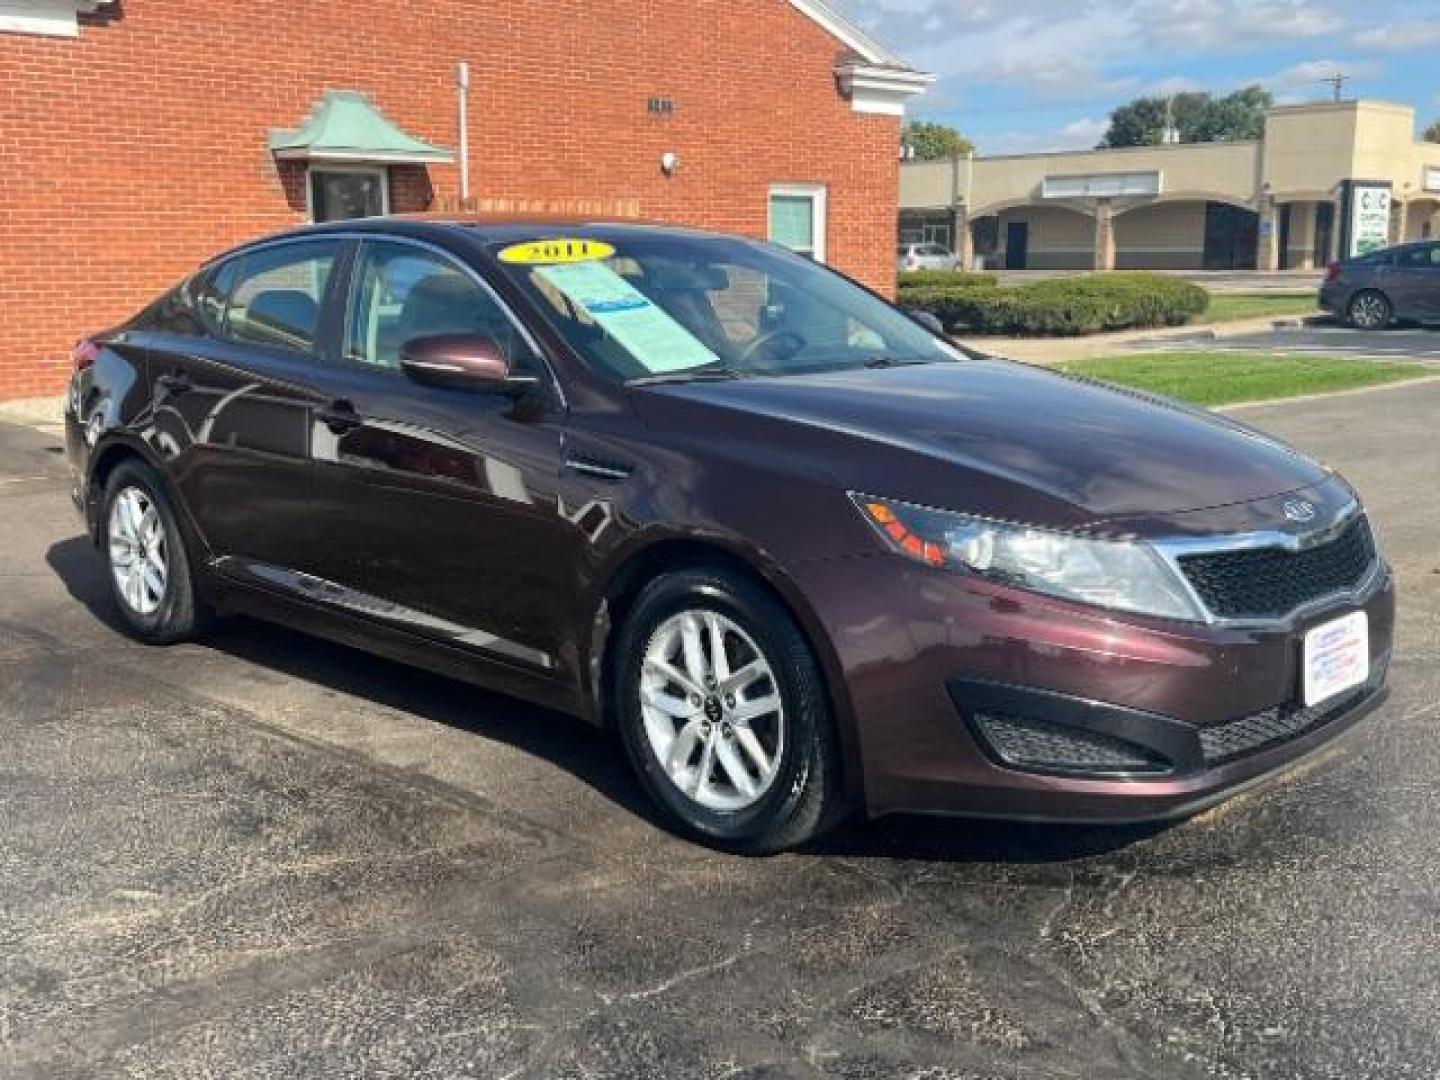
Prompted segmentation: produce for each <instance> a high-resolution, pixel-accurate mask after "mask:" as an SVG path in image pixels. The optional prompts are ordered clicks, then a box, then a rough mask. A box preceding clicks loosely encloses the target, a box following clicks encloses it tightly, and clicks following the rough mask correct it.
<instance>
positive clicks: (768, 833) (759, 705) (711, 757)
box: [606, 566, 844, 855]
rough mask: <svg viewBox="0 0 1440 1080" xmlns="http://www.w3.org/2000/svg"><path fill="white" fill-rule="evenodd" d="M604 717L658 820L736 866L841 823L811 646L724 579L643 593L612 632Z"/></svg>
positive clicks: (743, 578)
mask: <svg viewBox="0 0 1440 1080" xmlns="http://www.w3.org/2000/svg"><path fill="white" fill-rule="evenodd" d="M609 672H610V675H609V677H608V678H607V680H606V683H607V686H608V688H609V705H608V709H609V715H610V716H611V717H612V718H613V719H614V721H615V724H616V726H618V727H619V729H620V735H621V737H622V739H623V740H624V743H625V750H626V753H627V754H628V756H629V758H630V761H631V764H632V765H634V767H635V772H636V774H637V775H638V776H639V778H640V781H641V783H642V784H643V785H644V786H645V789H646V790H647V791H648V792H649V794H650V796H651V797H652V798H653V799H654V800H655V802H656V803H657V804H658V805H659V806H660V807H661V809H663V810H664V811H665V813H666V816H667V817H668V818H669V819H670V820H671V821H672V822H673V823H675V824H676V825H678V826H679V827H680V828H681V829H682V830H683V831H684V832H686V833H688V834H690V835H692V836H696V837H698V838H700V839H702V840H704V841H705V842H707V843H710V844H713V845H715V846H717V847H721V848H724V849H726V850H730V851H739V852H744V853H746V854H754V855H758V854H767V853H769V852H774V851H780V850H783V849H785V848H790V847H794V846H796V845H798V844H802V843H804V842H805V841H807V840H809V839H811V838H812V837H814V836H817V835H819V834H820V833H821V832H823V831H824V830H825V829H827V828H829V827H830V826H831V825H832V824H834V823H835V821H836V820H837V819H838V818H839V816H840V814H841V813H842V812H843V810H844V798H843V793H842V790H841V784H840V754H839V744H838V740H837V738H836V734H835V725H834V720H833V719H832V717H831V713H830V699H829V694H828V693H827V691H826V687H825V683H824V680H823V678H822V676H821V674H820V668H819V665H818V664H817V663H816V661H815V657H814V654H813V653H812V652H811V650H810V646H809V643H808V642H807V641H806V639H805V636H804V635H803V634H802V633H801V632H800V629H799V627H798V626H797V625H796V624H795V620H794V619H793V618H792V617H791V615H790V613H789V611H787V610H786V609H785V607H784V606H783V605H782V604H781V603H780V602H779V601H778V600H777V599H776V598H775V597H774V595H773V594H771V593H770V592H769V591H768V590H767V589H765V588H763V587H762V586H760V585H759V584H758V583H757V582H755V581H754V580H752V579H751V578H750V577H748V576H747V575H745V574H743V573H739V572H737V571H735V570H732V569H730V568H728V567H718V566H716V567H712V566H693V567H685V568H681V569H676V570H672V571H670V572H668V573H664V574H661V575H660V576H658V577H656V578H655V579H653V580H652V581H651V582H650V583H649V584H648V585H646V586H645V588H644V589H642V590H641V592H640V594H639V595H638V596H637V597H636V598H635V601H634V603H633V604H632V605H631V606H630V610H629V612H628V614H627V615H626V617H625V619H624V620H623V622H622V623H621V624H620V625H619V626H618V627H617V629H616V634H615V643H614V647H613V649H612V650H611V651H610V657H609Z"/></svg>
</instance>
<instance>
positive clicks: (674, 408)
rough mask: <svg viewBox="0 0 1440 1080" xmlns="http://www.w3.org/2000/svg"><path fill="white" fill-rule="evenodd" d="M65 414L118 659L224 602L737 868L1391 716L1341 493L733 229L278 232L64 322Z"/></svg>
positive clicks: (1334, 479)
mask: <svg viewBox="0 0 1440 1080" xmlns="http://www.w3.org/2000/svg"><path fill="white" fill-rule="evenodd" d="M67 414H68V415H67V431H68V440H67V441H68V444H69V453H70V459H71V462H72V464H73V467H74V472H75V499H76V501H77V503H78V505H79V506H80V508H81V509H82V511H83V513H84V516H85V519H86V521H87V523H88V525H89V528H90V531H91V533H92V534H93V536H94V539H95V542H96V543H97V545H98V547H99V550H100V552H101V554H102V557H103V558H104V559H105V560H106V561H107V566H108V574H109V578H110V580H111V581H112V583H113V586H114V593H115V599H116V601H117V603H118V606H119V609H120V611H121V612H122V613H123V615H124V618H125V620H126V622H127V623H128V624H129V626H130V627H131V628H132V629H133V631H134V632H135V634H136V635H137V636H138V637H140V638H142V639H144V640H146V641H150V642H171V641H176V640H179V639H181V638H186V637H190V636H192V635H194V634H196V633H197V632H199V631H200V630H202V629H203V627H204V626H205V624H206V623H207V621H208V620H209V618H210V617H211V616H212V615H214V614H216V613H225V612H231V611H244V612H248V613H251V614H255V615H260V616H263V617H268V618H272V619H276V620H283V621H284V622H286V623H290V624H293V625H299V626H302V627H304V628H306V629H308V630H312V631H314V632H316V633H320V634H324V635H328V636H331V637H334V638H338V639H340V640H342V641H345V642H349V643H351V644H354V645H358V646H361V647H363V648H366V649H371V650H374V651H376V652H380V653H384V654H386V655H389V656H393V657H398V658H400V659H403V660H406V661H410V662H413V663H416V664H420V665H423V666H425V667H428V668H433V669H436V670H439V671H442V672H445V673H449V674H451V675H455V676H458V677H460V678H463V679H467V680H471V681H473V682H475V683H479V684H483V685H484V686H487V687H491V688H493V689H496V690H500V691H504V692H507V693H511V694H515V695H518V696H521V697H525V698H528V699H531V700H533V701H536V702H540V703H543V704H545V705H547V706H551V707H554V708H556V709H560V710H564V711H566V712H569V713H573V714H575V715H577V716H580V717H583V718H585V719H586V720H589V721H591V722H593V723H596V724H603V725H606V726H613V727H615V728H616V729H618V731H619V734H620V737H621V739H622V740H623V743H624V746H625V748H626V751H627V752H628V754H629V757H630V760H631V761H632V762H633V764H634V767H635V771H636V773H637V774H638V776H639V778H640V780H641V782H642V783H643V784H644V786H645V788H646V789H647V790H648V792H649V793H650V794H651V795H652V796H653V797H654V799H655V801H656V802H657V803H658V804H659V805H660V806H661V807H662V808H663V809H664V811H665V812H666V814H667V815H668V817H669V818H670V819H671V820H672V821H673V822H674V823H675V824H677V825H678V826H680V827H682V828H683V829H684V830H686V831H687V832H688V833H689V834H691V835H693V836H697V837H700V838H703V839H704V840H706V841H708V842H710V843H714V844H717V845H720V846H723V847H727V848H731V849H734V850H741V851H749V852H762V851H773V850H776V849H779V848H783V847H787V846H791V845H794V844H797V843H799V842H801V841H804V840H805V839H807V838H809V837H811V836H814V835H815V834H817V833H818V832H820V831H821V830H823V829H825V828H826V827H827V826H829V825H830V824H832V823H834V822H835V821H836V820H837V819H838V817H839V816H840V815H841V814H842V813H843V812H844V811H845V810H847V809H848V808H851V807H857V806H858V807H863V808H864V810H866V811H867V812H869V813H871V814H881V813H886V812H890V811H899V810H907V811H910V810H915V811H931V812H941V813H954V814H967V815H985V816H994V817H1010V818H1028V819H1047V820H1056V821H1081V822H1120V821H1135V820H1141V819H1153V818H1162V817H1174V816H1180V815H1184V814H1188V813H1191V812H1194V811H1195V810H1197V809H1198V808H1200V807H1203V806H1205V805H1207V804H1208V803H1211V802H1213V801H1215V800H1217V799H1219V798H1220V797H1222V796H1224V795H1226V794H1228V793H1231V792H1233V791H1235V790H1236V789H1237V788H1239V787H1240V786H1242V785H1244V784H1246V783H1247V782H1249V781H1252V780H1255V779H1257V778H1259V777H1262V776H1264V775H1266V774H1268V773H1270V772H1272V771H1273V770H1275V769H1277V768H1278V767H1280V766H1283V765H1285V764H1287V763H1290V762H1292V761H1294V760H1295V759H1296V758H1298V757H1300V756H1301V755H1303V754H1305V753H1306V752H1307V751H1310V750H1312V749H1314V748H1315V747H1316V746H1317V745H1319V744H1321V743H1323V742H1324V741H1325V740H1327V739H1330V738H1331V737H1332V736H1334V735H1335V734H1336V733H1337V732H1339V731H1340V730H1342V729H1344V728H1346V727H1347V726H1349V725H1350V724H1351V723H1352V722H1353V721H1355V720H1356V719H1357V718H1358V717H1360V716H1361V715H1362V714H1363V713H1365V712H1366V711H1368V710H1369V709H1371V708H1372V707H1373V706H1374V705H1375V704H1376V703H1377V702H1378V701H1379V700H1380V699H1381V697H1382V696H1383V694H1384V681H1385V672H1386V666H1387V663H1388V660H1389V656H1390V640H1391V628H1392V623H1393V618H1394V589H1393V584H1392V577H1391V574H1390V571H1389V568H1388V567H1387V565H1386V563H1385V561H1384V559H1383V558H1382V556H1381V554H1380V551H1379V549H1378V548H1377V546H1376V541H1375V537H1374V535H1373V533H1372V531H1371V526H1370V523H1369V522H1368V520H1367V519H1366V516H1365V513H1364V511H1363V509H1362V508H1361V506H1360V503H1359V501H1358V500H1357V498H1356V496H1355V493H1354V492H1353V491H1352V490H1351V489H1350V487H1349V486H1347V485H1346V483H1345V482H1344V481H1343V480H1342V479H1341V478H1340V477H1339V476H1337V475H1335V474H1334V473H1333V472H1331V471H1330V470H1328V469H1326V468H1325V467H1323V466H1321V465H1318V464H1316V463H1315V462H1312V461H1309V460H1307V459H1306V458H1304V457H1302V456H1301V455H1299V454H1298V453H1296V452H1295V451H1294V450H1292V449H1291V448H1290V447H1288V446H1286V445H1284V444H1283V443H1280V442H1278V441H1276V440H1275V439H1273V438H1270V437H1269V436H1267V435H1264V434H1262V433H1260V432H1258V431H1255V430H1252V429H1250V428H1248V427H1246V426H1244V425H1242V424H1239V423H1237V422H1235V421H1233V420H1230V419H1226V418H1224V417H1220V416H1214V415H1211V414H1208V413H1204V412H1201V411H1198V410H1195V409H1191V408H1188V407H1186V406H1183V405H1179V404H1176V403H1175V402H1173V401H1168V400H1164V399H1160V398H1154V397H1150V396H1146V395H1142V394H1138V393H1134V392H1131V391H1126V390H1119V389H1114V388H1110V387H1107V386H1103V385H1098V384H1095V383H1092V382H1086V381H1083V380H1079V379H1075V378H1071V377H1067V376H1064V375H1059V374H1056V373H1054V372H1050V371H1044V370H1040V369H1037V368H1033V367H1027V366H1023V365H1019V364H1014V363H1009V362H1006V361H1002V360H998V359H994V358H987V357H984V356H980V355H976V354H973V353H970V352H968V351H966V350H964V349H960V348H958V347H956V346H954V345H952V344H951V343H949V342H948V341H947V340H945V339H944V338H943V337H940V336H938V335H937V334H935V333H933V332H932V331H931V329H929V328H928V327H927V326H926V325H924V324H923V322H922V321H919V320H918V319H917V318H914V317H911V316H909V315H907V314H905V313H903V312H901V311H899V310H897V309H896V308H894V307H891V306H890V305H889V304H887V303H885V302H884V301H883V300H881V299H879V298H878V297H876V296H875V295H874V294H872V293H870V292H868V291H866V290H865V289H863V288H861V287H859V286H858V285H856V284H854V283H852V282H851V281H849V280H847V279H846V278H844V277H842V276H840V275H838V274H836V273H833V272H831V271H829V270H827V269H825V268H824V267H822V266H818V265H816V264H814V263H812V262H810V261H808V260H806V259H804V258H802V257H800V256H798V255H794V254H792V253H790V252H788V251H785V250H782V249H780V248H777V247H773V246H771V245H768V244H764V243H759V242H756V241H753V240H746V239H740V238H737V237H731V236H721V235H713V234H707V233H702V232H695V231H689V230H683V229H676V228H665V227H659V226H646V225H638V224H600V223H579V222H574V221H555V220H528V221H524V220H506V221H486V220H478V221H477V220H438V219H374V220H368V221H363V222H347V223H337V224H333V225H327V226H321V227H316V228H308V229H302V230H299V231H296V232H293V233H289V234H287V235H283V236H277V237H272V238H270V239H267V240H262V241H259V242H256V243H253V244H250V245H247V246H245V247H243V248H240V249H238V250H236V251H232V252H230V253H228V254H225V255H222V256H220V257H219V258H217V259H215V260H213V261H212V262H210V263H208V264H207V265H205V266H204V267H202V268H201V269H200V270H199V271H197V272H196V273H195V274H194V275H193V276H192V277H190V278H188V279H187V280H185V281H184V282H182V283H181V284H179V285H178V286H176V287H175V288H174V289H172V290H171V291H170V292H168V293H167V294H165V295H164V296H163V297H161V298H160V299H158V300H156V301H155V302H154V303H153V304H151V305H150V307H148V308H147V309H146V310H145V311H143V312H141V313H140V314H139V315H137V316H136V317H135V318H133V319H132V320H130V321H129V322H127V323H125V324H124V325H122V326H119V327H117V328H115V329H113V330H110V331H108V332H106V333H103V334H99V335H97V336H95V337H92V338H90V339H88V340H86V341H83V342H82V343H81V344H80V345H79V346H78V347H77V349H76V352H75V374H74V378H73V382H72V385H71V388H70V392H69V400H68V407H67Z"/></svg>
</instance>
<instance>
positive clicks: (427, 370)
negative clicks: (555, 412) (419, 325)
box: [400, 334, 529, 390]
mask: <svg viewBox="0 0 1440 1080" xmlns="http://www.w3.org/2000/svg"><path fill="white" fill-rule="evenodd" d="M400 369H401V370H402V371H404V372H405V374H406V375H408V376H409V377H410V378H412V379H414V380H415V381H416V382H418V383H424V384H425V385H427V386H447V387H451V388H453V389H458V390H501V389H506V388H509V387H511V386H513V385H515V382H518V381H519V380H515V381H514V382H512V380H511V378H510V363H509V361H508V360H506V359H505V353H504V352H503V351H502V350H501V348H500V346H499V344H498V343H497V342H496V341H495V339H494V338H490V337H486V336H485V335H484V334H426V335H425V336H423V337H417V338H411V339H410V340H409V341H407V342H405V344H404V345H402V346H400ZM526 385H527V386H528V385H529V383H528V381H527V383H526Z"/></svg>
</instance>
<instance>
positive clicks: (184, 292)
mask: <svg viewBox="0 0 1440 1080" xmlns="http://www.w3.org/2000/svg"><path fill="white" fill-rule="evenodd" d="M130 327H131V329H134V330H155V331H159V332H161V333H166V334H182V335H184V336H186V337H197V336H199V335H200V334H202V333H203V332H204V331H203V330H202V329H201V327H200V326H199V324H198V323H197V321H196V319H195V313H194V305H193V303H192V301H191V282H188V281H187V282H185V283H183V284H181V285H177V286H176V287H175V288H173V289H171V290H170V291H169V292H168V293H166V294H165V295H164V296H162V297H160V299H158V300H156V301H154V302H153V303H152V304H151V305H150V306H149V307H147V308H146V309H145V310H144V311H142V312H140V314H139V315H137V316H135V318H134V319H132V320H131V321H130Z"/></svg>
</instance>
